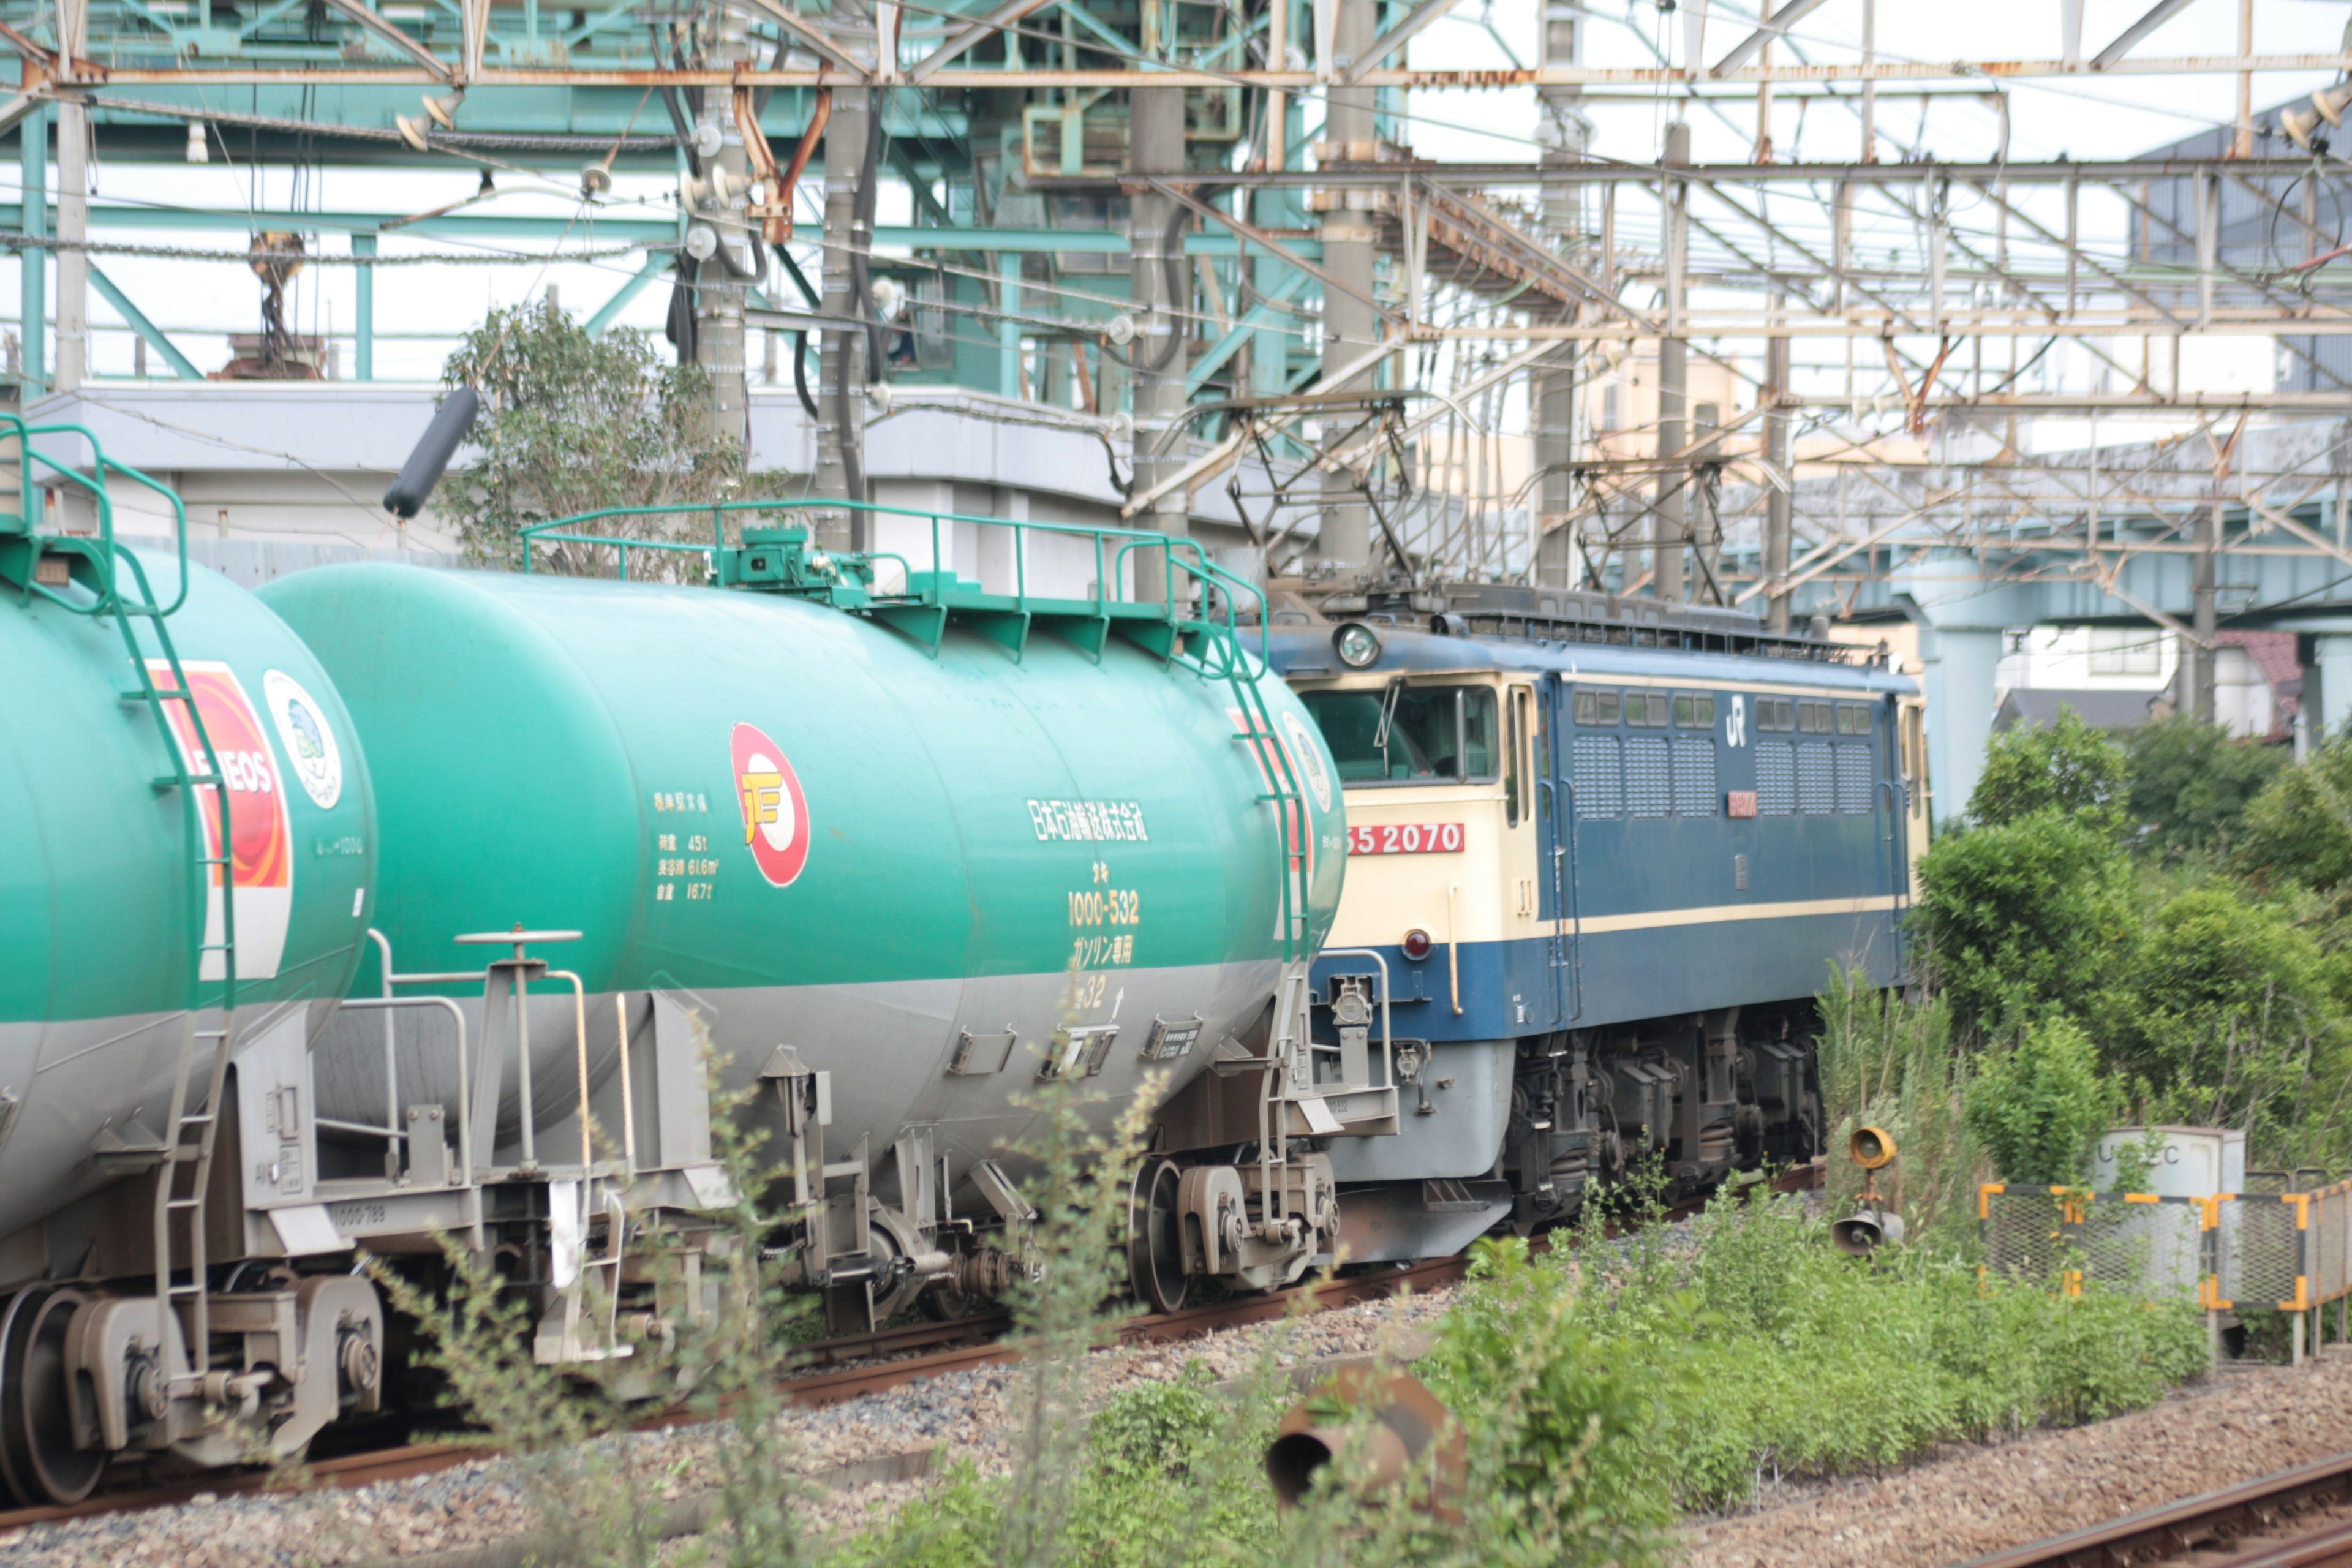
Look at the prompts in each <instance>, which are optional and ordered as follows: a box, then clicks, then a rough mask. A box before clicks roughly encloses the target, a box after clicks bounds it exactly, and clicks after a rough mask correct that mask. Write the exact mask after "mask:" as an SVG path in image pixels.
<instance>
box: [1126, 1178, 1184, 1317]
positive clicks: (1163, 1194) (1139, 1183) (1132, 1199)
mask: <svg viewBox="0 0 2352 1568" xmlns="http://www.w3.org/2000/svg"><path fill="white" fill-rule="evenodd" d="M1183 1181H1184V1178H1183V1174H1182V1173H1181V1172H1180V1171H1178V1170H1177V1169H1176V1163H1175V1162H1174V1161H1172V1160H1146V1161H1145V1162H1144V1163H1142V1165H1141V1166H1139V1168H1138V1169H1137V1171H1136V1173H1135V1179H1134V1181H1133V1183H1132V1184H1129V1188H1128V1201H1127V1272H1128V1279H1129V1282H1130V1283H1131V1284H1132V1285H1133V1286H1134V1288H1135V1295H1136V1299H1137V1300H1139V1301H1141V1302H1143V1303H1144V1304H1145V1305H1146V1306H1148V1307H1150V1309H1151V1310H1153V1311H1155V1312H1173V1311H1175V1310H1177V1309H1179V1308H1180V1307H1181V1306H1183V1305H1184V1292H1185V1288H1186V1286H1187V1285H1188V1284H1190V1282H1191V1281H1190V1280H1189V1279H1188V1278H1187V1277H1186V1275H1185V1273H1184V1236H1183V1228H1182V1226H1183V1216H1182V1215H1180V1214H1179V1213H1178V1212H1177V1208H1176V1203H1177V1194H1178V1192H1179V1191H1180V1190H1181V1187H1182V1185H1183Z"/></svg>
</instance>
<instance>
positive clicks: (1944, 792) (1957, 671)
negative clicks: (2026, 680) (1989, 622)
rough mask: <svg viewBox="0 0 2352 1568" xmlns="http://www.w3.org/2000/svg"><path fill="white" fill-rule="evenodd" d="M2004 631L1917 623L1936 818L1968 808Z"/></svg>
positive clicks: (1978, 774)
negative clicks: (1919, 625) (1925, 696)
mask: <svg viewBox="0 0 2352 1568" xmlns="http://www.w3.org/2000/svg"><path fill="white" fill-rule="evenodd" d="M2004 637H2005V634H2004V633H2003V632H2002V631H2001V630H2000V628H1998V627H1995V628H1992V629H1990V630H1987V629H1985V628H1983V627H1980V626H1968V627H1956V628H1949V629H1947V628H1945V627H1941V626H1938V627H1936V628H1934V629H1932V630H1931V629H1929V628H1927V627H1924V626H1923V627H1921V628H1920V632H1919V658H1920V662H1921V663H1922V664H1923V665H1924V666H1925V667H1926V669H1927V674H1926V677H1925V679H1924V680H1923V681H1922V684H1923V685H1924V686H1925V687H1926V688H1927V779H1928V784H1929V787H1930V788H1931V789H1932V790H1933V791H1934V792H1935V795H1934V809H1935V817H1936V820H1937V822H1948V821H1950V820H1951V819H1952V818H1954V817H1957V816H1959V815H1960V814H1961V813H1962V812H1964V811H1966V810H1967V809H1968V805H1969V796H1970V795H1974V794H1975V793H1976V788H1977V780H1979V778H1982V777H1983V776H1984V762H1985V749H1986V748H1987V747H1988V746H1990V744H1991V743H1992V714H1993V690H1994V685H1993V681H1994V676H1995V674H1996V672H1997V671H1999V669H2000V656H2001V648H2002V645H2003V641H2004Z"/></svg>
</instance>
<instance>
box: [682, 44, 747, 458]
mask: <svg viewBox="0 0 2352 1568" xmlns="http://www.w3.org/2000/svg"><path fill="white" fill-rule="evenodd" d="M715 53H716V55H717V57H718V58H717V64H718V65H719V68H721V69H732V68H735V67H737V66H739V65H742V64H744V63H745V62H747V61H748V60H749V59H750V58H751V46H750V42H749V40H748V38H747V37H746V35H745V32H744V17H743V13H742V12H740V11H739V10H732V9H725V8H722V9H721V10H720V11H719V37H718V39H717V43H716V49H715ZM734 102H735V100H734V95H733V94H731V93H729V92H724V91H721V90H720V89H718V88H715V87H714V88H706V89H703V94H702V114H701V123H702V130H701V132H700V133H701V136H702V139H703V141H704V142H706V143H707V142H709V141H710V140H711V139H713V138H714V137H715V138H716V139H717V141H718V143H719V152H718V155H717V156H716V157H711V158H706V159H704V160H703V170H704V174H705V177H706V178H708V179H709V180H710V181H711V182H712V183H713V185H714V187H719V188H722V189H723V188H724V187H726V186H730V185H731V186H733V187H734V188H737V189H740V188H741V187H742V186H744V185H746V184H750V182H751V158H750V156H749V155H748V154H746V153H745V152H744V151H743V131H742V127H740V126H739V125H737V124H736V123H735V110H734ZM713 195H714V198H716V199H714V200H713V201H712V202H711V203H710V208H711V211H712V213H713V214H714V216H715V215H716V214H717V213H719V212H720V211H722V210H724V209H725V208H726V207H727V206H728V205H730V204H729V203H728V202H727V201H726V200H725V199H724V197H723V196H722V195H719V189H714V191H713ZM711 232H712V233H714V234H716V235H717V236H718V237H719V249H718V250H717V251H715V252H714V253H713V254H711V255H710V256H709V257H708V258H704V259H703V260H702V261H700V262H698V263H697V264H696V266H695V277H694V317H695V321H694V357H695V363H698V364H699V365H700V366H701V367H702V371H703V374H706V375H708V376H709V378H710V424H711V428H712V429H713V430H714V431H715V432H717V433H718V434H719V435H723V436H731V437H734V438H735V439H737V440H739V441H741V442H742V443H743V444H744V448H745V454H746V456H747V457H748V456H749V453H750V447H751V422H750V421H751V405H750V401H749V393H748V391H747V388H746V385H745V380H744V374H743V342H744V335H743V296H744V294H745V292H746V290H747V289H748V288H749V283H748V281H747V279H745V277H744V276H743V275H744V274H746V273H748V272H750V271H751V259H750V258H751V246H750V243H749V236H748V233H747V232H746V231H745V230H744V229H743V228H741V227H740V226H739V225H736V224H731V223H722V222H717V221H714V222H713V223H712V225H711Z"/></svg>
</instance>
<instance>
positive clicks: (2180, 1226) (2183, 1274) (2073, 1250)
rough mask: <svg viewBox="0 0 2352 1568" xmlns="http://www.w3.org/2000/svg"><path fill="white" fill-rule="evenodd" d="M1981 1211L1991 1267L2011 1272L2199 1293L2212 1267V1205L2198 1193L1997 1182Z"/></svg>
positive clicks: (2183, 1296) (2172, 1294) (2171, 1293)
mask: <svg viewBox="0 0 2352 1568" xmlns="http://www.w3.org/2000/svg"><path fill="white" fill-rule="evenodd" d="M1977 1215H1978V1217H1979V1221H1980V1222H1981V1226H1982V1230H1983V1235H1984V1247H1985V1266H1986V1267H1987V1268H1989V1269H1991V1270H1992V1271H1994V1272H1997V1273H2000V1274H2004V1275H2007V1276H2009V1277H2011V1278H2012V1279H2031V1280H2042V1281H2047V1282H2049V1283H2051V1284H2053V1285H2055V1286H2057V1287H2059V1288H2061V1289H2066V1290H2068V1291H2070V1292H2071V1291H2074V1290H2078V1289H2081V1288H2082V1286H2083V1285H2084V1282H2086V1281H2095V1282H2096V1283H2098V1284H2101V1285H2105V1286H2111V1287H2115V1288H2116V1289H2129V1290H2133V1291H2137V1292H2139V1293H2142V1294H2146V1295H2147V1296H2150V1297H2158V1298H2164V1297H2169V1298H2175V1299H2178V1300H2196V1299H2197V1297H2198V1295H2199V1286H2200V1282H2201V1281H2202V1280H2203V1279H2204V1277H2205V1274H2206V1271H2207V1262H2206V1257H2207V1248H2206V1245H2205V1233H2206V1229H2207V1217H2206V1215H2207V1211H2206V1205H2203V1204H2201V1203H2200V1202H2199V1201H2198V1200H2196V1199H2194V1198H2164V1197H2158V1196H2156V1195H2154V1194H2145V1193H2091V1192H2082V1191H2078V1190H2074V1189H2071V1188H2049V1187H2011V1186H2007V1185H2003V1184H1989V1185H1987V1186H1985V1187H1982V1188H1980V1189H1979V1193H1978V1198H1977Z"/></svg>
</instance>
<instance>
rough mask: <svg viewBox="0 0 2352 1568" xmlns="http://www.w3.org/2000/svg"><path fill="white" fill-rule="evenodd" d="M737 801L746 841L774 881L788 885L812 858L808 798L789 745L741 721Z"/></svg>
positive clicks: (765, 874)
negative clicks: (791, 760)
mask: <svg viewBox="0 0 2352 1568" xmlns="http://www.w3.org/2000/svg"><path fill="white" fill-rule="evenodd" d="M732 743H733V751H734V754H735V804H736V805H737V806H738V808H740V810H741V812H742V814H743V842H744V844H745V845H747V846H748V847H750V848H751V858H752V859H753V860H754V861H756V862H758V864H759V867H760V875H761V876H762V877H765V878H766V879H768V881H769V883H770V884H771V885H772V886H774V887H779V888H788V887H791V886H792V884H793V879H794V878H796V877H798V876H799V875H800V874H801V868H802V867H803V866H804V865H806V864H807V863H808V852H809V818H808V801H807V799H806V798H805V797H804V796H803V795H802V794H801V781H800V778H799V775H797V774H795V773H793V764H792V763H789V762H786V761H785V760H784V749H783V748H782V746H779V745H778V744H776V743H775V742H773V741H772V740H770V739H768V737H767V735H766V734H765V733H764V732H762V731H761V730H760V729H759V728H758V727H757V726H755V725H751V724H738V725H736V726H735V732H734V735H733V736H732Z"/></svg>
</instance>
